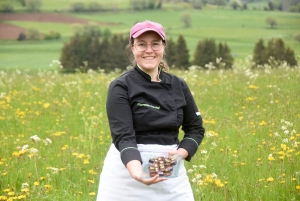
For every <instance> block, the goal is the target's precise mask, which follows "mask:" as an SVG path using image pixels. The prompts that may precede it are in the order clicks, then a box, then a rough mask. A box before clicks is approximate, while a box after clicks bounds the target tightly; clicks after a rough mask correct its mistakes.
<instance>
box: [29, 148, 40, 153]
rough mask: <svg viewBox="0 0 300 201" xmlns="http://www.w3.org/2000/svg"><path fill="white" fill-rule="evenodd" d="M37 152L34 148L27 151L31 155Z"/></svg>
mask: <svg viewBox="0 0 300 201" xmlns="http://www.w3.org/2000/svg"><path fill="white" fill-rule="evenodd" d="M37 152H39V150H37V149H36V148H31V149H30V150H29V153H32V154H35V153H37Z"/></svg>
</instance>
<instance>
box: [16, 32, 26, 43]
mask: <svg viewBox="0 0 300 201" xmlns="http://www.w3.org/2000/svg"><path fill="white" fill-rule="evenodd" d="M17 40H18V41H22V40H26V34H25V33H23V32H21V33H19V36H18V38H17Z"/></svg>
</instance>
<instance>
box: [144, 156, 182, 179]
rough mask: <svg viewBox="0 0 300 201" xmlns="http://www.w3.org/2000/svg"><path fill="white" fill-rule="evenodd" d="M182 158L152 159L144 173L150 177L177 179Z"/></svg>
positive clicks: (162, 157) (146, 165) (163, 157)
mask: <svg viewBox="0 0 300 201" xmlns="http://www.w3.org/2000/svg"><path fill="white" fill-rule="evenodd" d="M180 162H181V156H179V155H178V156H168V157H165V156H158V157H150V158H149V160H148V163H147V164H145V166H144V171H145V173H146V174H147V176H149V177H154V176H155V175H159V177H168V178H169V177H177V176H178V171H179V165H180Z"/></svg>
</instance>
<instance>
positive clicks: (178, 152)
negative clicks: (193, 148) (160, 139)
mask: <svg viewBox="0 0 300 201" xmlns="http://www.w3.org/2000/svg"><path fill="white" fill-rule="evenodd" d="M169 155H170V156H176V155H181V156H182V159H185V158H186V157H188V155H189V153H188V152H187V151H186V150H185V149H183V148H179V149H177V150H174V151H170V152H169Z"/></svg>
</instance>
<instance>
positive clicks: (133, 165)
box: [126, 160, 167, 186]
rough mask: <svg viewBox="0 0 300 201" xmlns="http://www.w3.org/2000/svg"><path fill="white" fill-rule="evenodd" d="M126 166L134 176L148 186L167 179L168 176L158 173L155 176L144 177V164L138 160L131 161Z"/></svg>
mask: <svg viewBox="0 0 300 201" xmlns="http://www.w3.org/2000/svg"><path fill="white" fill-rule="evenodd" d="M126 167H127V169H128V171H129V173H130V175H131V176H132V178H134V179H135V180H137V181H138V182H141V183H143V184H145V185H147V186H150V185H152V184H156V183H159V182H162V181H165V180H167V178H161V177H159V176H158V175H155V176H154V177H151V178H143V174H144V173H143V168H142V164H141V162H140V161H138V160H132V161H129V162H128V163H127V165H126Z"/></svg>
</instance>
